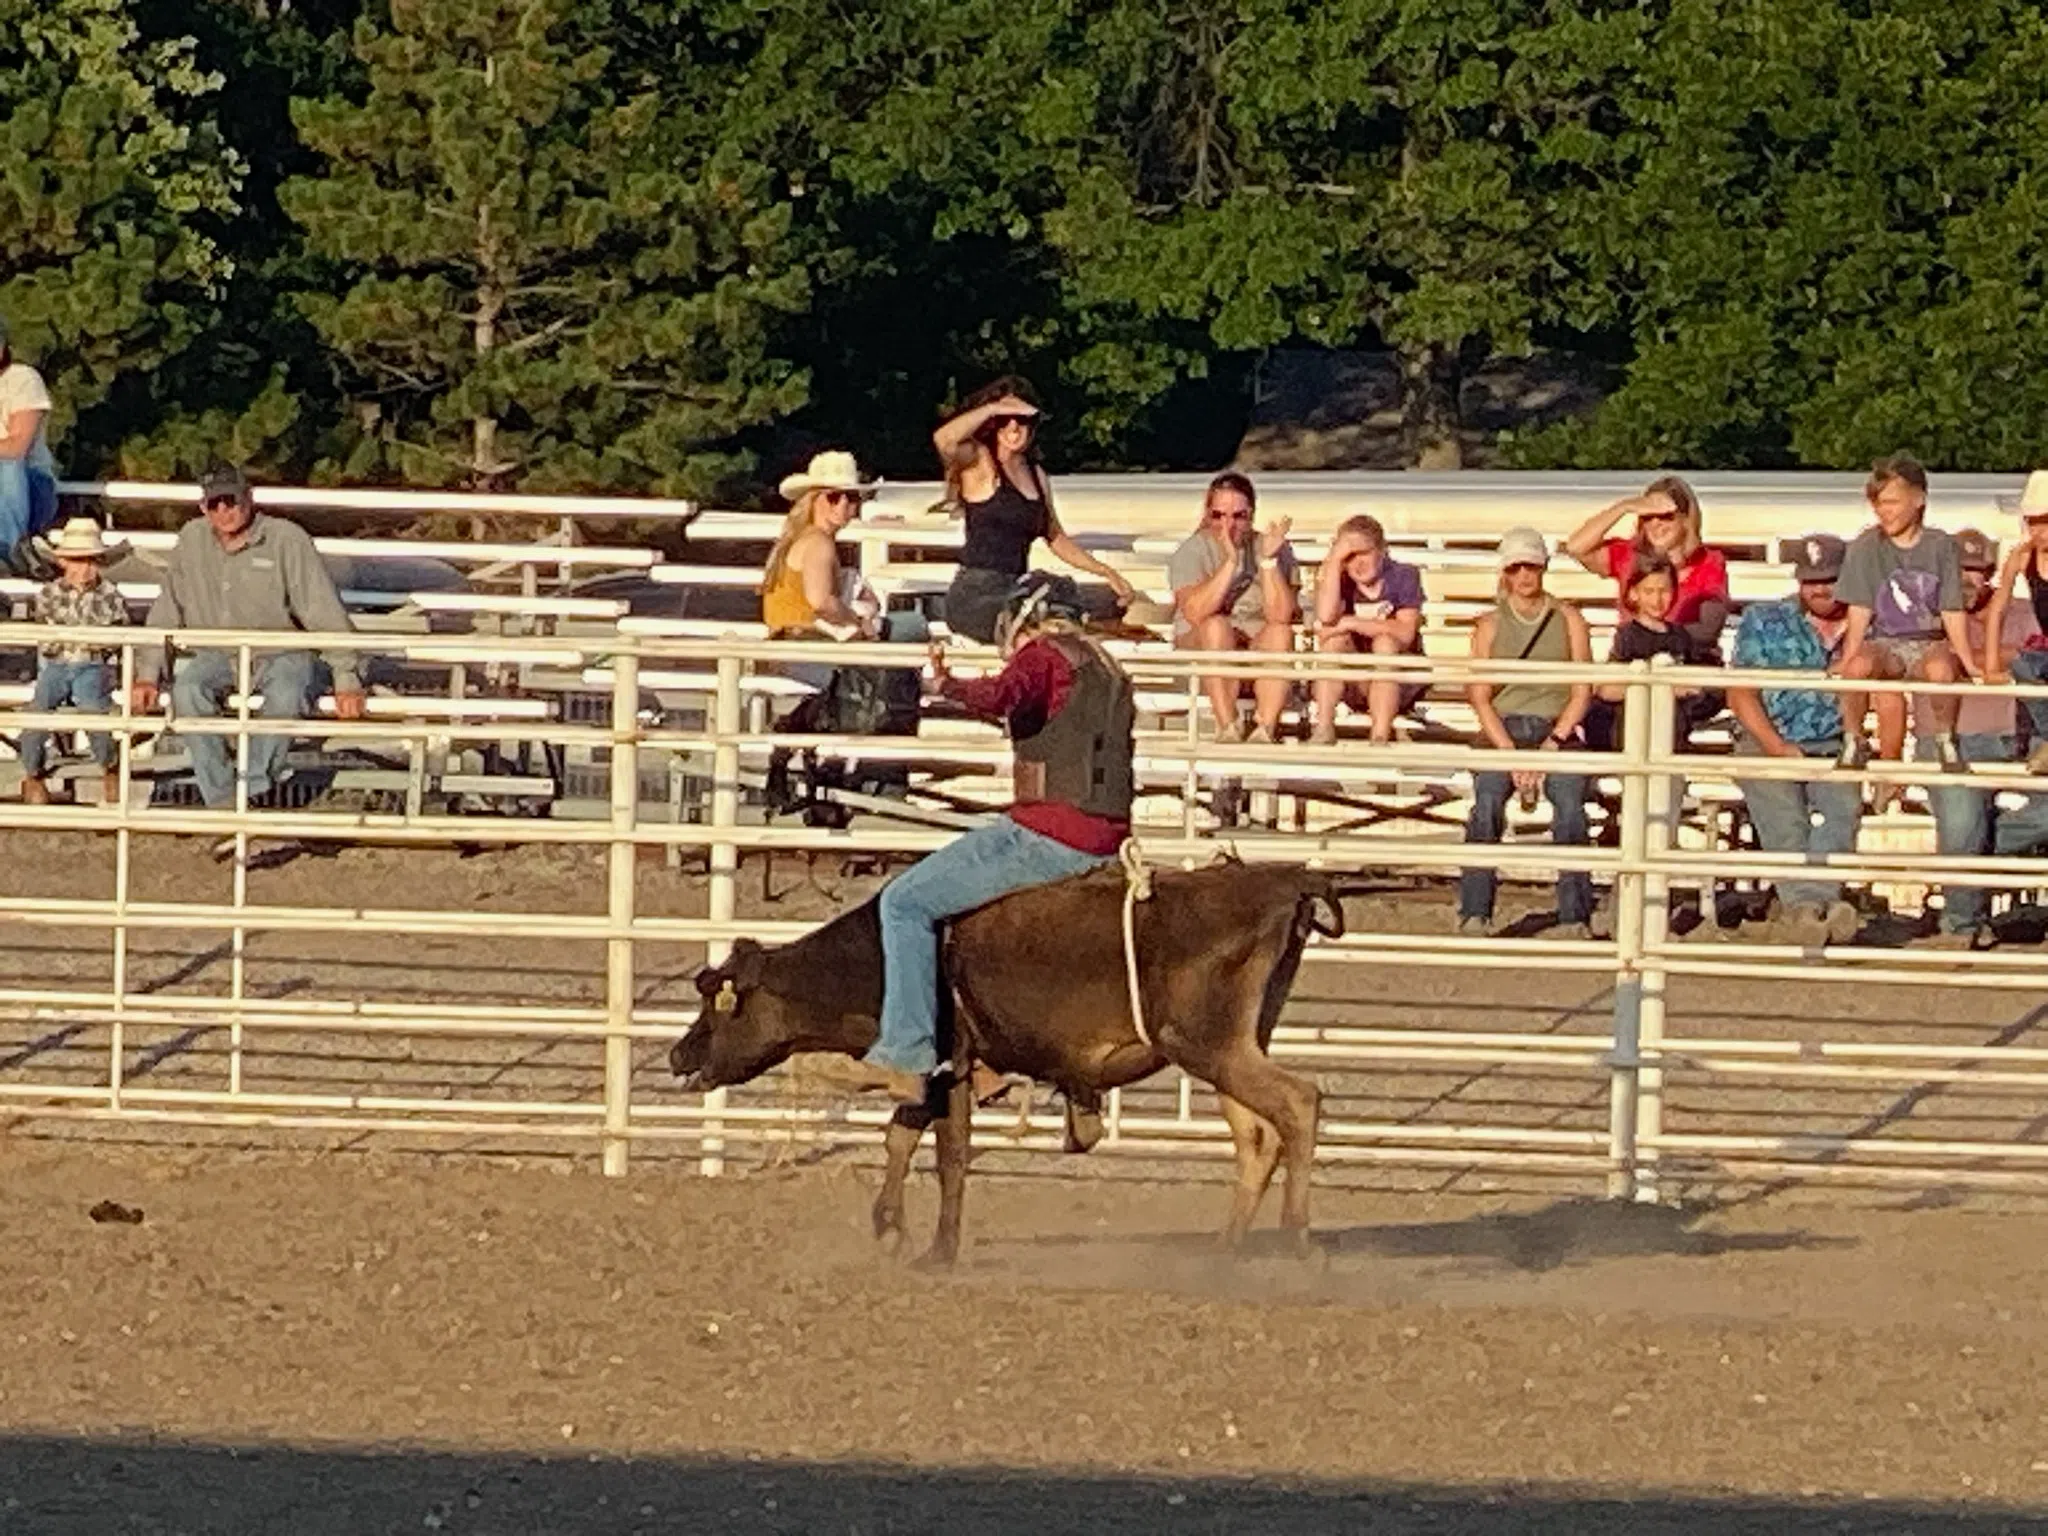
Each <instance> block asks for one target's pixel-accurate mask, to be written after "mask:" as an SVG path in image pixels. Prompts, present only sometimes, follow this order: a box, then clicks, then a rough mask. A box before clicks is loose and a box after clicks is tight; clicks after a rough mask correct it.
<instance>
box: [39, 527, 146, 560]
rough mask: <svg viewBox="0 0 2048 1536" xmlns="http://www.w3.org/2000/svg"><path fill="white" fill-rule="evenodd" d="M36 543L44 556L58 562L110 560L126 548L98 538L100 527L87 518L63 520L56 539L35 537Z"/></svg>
mask: <svg viewBox="0 0 2048 1536" xmlns="http://www.w3.org/2000/svg"><path fill="white" fill-rule="evenodd" d="M36 543H37V544H38V545H40V546H41V548H42V551H43V553H44V554H46V555H49V556H50V557H51V558H52V559H58V560H111V559H112V558H113V557H114V556H115V555H118V554H120V553H121V551H122V550H124V549H126V548H127V547H128V546H127V545H126V544H121V543H113V544H109V543H108V542H107V541H106V540H105V539H104V538H102V537H101V536H100V525H99V524H98V523H96V522H94V521H93V520H92V519H91V518H89V517H73V518H67V519H65V522H64V526H63V527H62V528H59V529H58V530H57V537H56V538H54V539H46V538H42V537H40V536H38V537H37V539H36Z"/></svg>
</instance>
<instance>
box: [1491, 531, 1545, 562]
mask: <svg viewBox="0 0 2048 1536" xmlns="http://www.w3.org/2000/svg"><path fill="white" fill-rule="evenodd" d="M1494 563H1495V564H1496V565H1497V566H1499V568H1500V569H1501V570H1506V569H1507V568H1508V567H1509V566H1511V565H1542V566H1547V565H1549V564H1550V546H1549V545H1548V544H1545V543H1544V542H1543V535H1542V534H1540V533H1538V532H1537V531H1536V530H1535V529H1534V528H1510V529H1509V530H1508V531H1507V532H1506V533H1504V534H1502V535H1501V536H1500V548H1499V549H1498V550H1497V551H1496V552H1495V555H1494Z"/></svg>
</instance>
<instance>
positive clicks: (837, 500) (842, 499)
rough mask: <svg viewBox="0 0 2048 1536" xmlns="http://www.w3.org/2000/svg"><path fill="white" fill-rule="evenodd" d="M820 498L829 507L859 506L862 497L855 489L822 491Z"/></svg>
mask: <svg viewBox="0 0 2048 1536" xmlns="http://www.w3.org/2000/svg"><path fill="white" fill-rule="evenodd" d="M818 499H819V500H820V501H822V502H824V503H825V505H826V506H828V507H857V506H859V505H860V497H859V495H857V494H856V493H855V492H853V491H821V492H820V493H819V496H818Z"/></svg>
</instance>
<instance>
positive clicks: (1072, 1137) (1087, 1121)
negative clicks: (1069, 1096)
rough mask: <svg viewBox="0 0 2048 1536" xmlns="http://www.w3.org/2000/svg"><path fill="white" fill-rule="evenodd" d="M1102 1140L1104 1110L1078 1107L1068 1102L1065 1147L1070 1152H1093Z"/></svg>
mask: <svg viewBox="0 0 2048 1536" xmlns="http://www.w3.org/2000/svg"><path fill="white" fill-rule="evenodd" d="M1100 1140H1102V1112H1101V1111H1100V1110H1096V1109H1077V1108H1076V1107H1075V1106H1074V1105H1072V1104H1068V1105H1067V1134H1066V1141H1065V1144H1064V1145H1065V1149H1066V1150H1067V1151H1069V1152H1092V1151H1094V1150H1095V1144H1096V1143H1097V1142H1098V1141H1100Z"/></svg>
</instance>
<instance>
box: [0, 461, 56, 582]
mask: <svg viewBox="0 0 2048 1536" xmlns="http://www.w3.org/2000/svg"><path fill="white" fill-rule="evenodd" d="M56 520H57V482H56V481H55V480H54V479H52V478H51V477H50V476H49V475H48V474H46V473H44V472H43V471H42V470H40V469H31V468H30V467H29V464H28V461H27V460H26V459H0V561H4V560H6V559H7V558H8V557H9V556H11V555H12V554H13V553H14V546H15V545H17V544H19V543H20V542H21V541H22V540H23V539H25V538H27V537H28V536H29V535H30V534H32V533H41V532H42V531H43V530H44V529H45V528H47V527H49V526H50V524H52V523H54V522H55V521H56Z"/></svg>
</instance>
